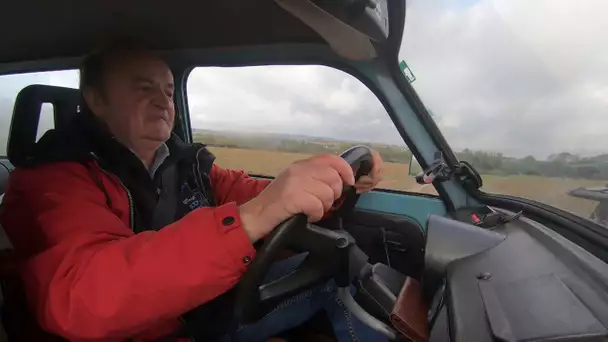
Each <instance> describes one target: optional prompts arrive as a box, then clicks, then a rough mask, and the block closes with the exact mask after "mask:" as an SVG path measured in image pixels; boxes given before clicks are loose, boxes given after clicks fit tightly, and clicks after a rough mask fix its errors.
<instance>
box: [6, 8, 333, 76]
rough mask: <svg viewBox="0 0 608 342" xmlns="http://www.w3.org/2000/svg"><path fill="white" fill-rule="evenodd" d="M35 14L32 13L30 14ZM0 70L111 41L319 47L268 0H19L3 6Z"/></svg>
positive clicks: (76, 54)
mask: <svg viewBox="0 0 608 342" xmlns="http://www.w3.org/2000/svg"><path fill="white" fill-rule="evenodd" d="M32 9H35V10H32ZM0 18H1V20H0V30H1V32H5V34H3V35H2V36H0V69H1V68H2V65H3V64H6V65H11V64H15V63H19V64H21V65H23V64H24V63H27V62H31V63H33V64H38V63H40V61H45V60H48V61H50V60H62V61H66V60H73V61H77V60H79V59H80V58H81V57H82V56H84V55H85V54H86V53H88V52H89V51H91V50H93V49H94V48H96V47H99V46H100V45H102V44H104V43H105V42H107V41H109V40H112V39H115V38H129V39H133V40H136V41H138V42H140V43H142V44H144V45H146V46H147V47H149V48H151V49H154V50H161V51H162V50H184V49H209V48H213V49H218V48H226V47H234V46H257V45H274V44H285V43H295V44H298V43H315V44H324V45H327V44H326V43H325V41H324V40H323V39H322V38H321V37H320V36H319V35H318V34H317V33H316V32H315V31H314V30H312V29H311V28H310V27H308V26H306V25H305V24H304V23H303V22H302V21H300V20H299V19H297V18H295V17H294V16H292V15H291V14H289V13H288V12H286V11H285V10H283V9H282V8H281V7H279V6H278V5H277V4H276V3H275V2H274V1H273V0H214V1H192V0H174V1H171V2H166V1H164V0H145V1H143V0H140V1H119V0H90V1H79V0H54V1H48V0H22V1H11V2H9V3H7V4H5V5H3V10H2V14H1V15H0Z"/></svg>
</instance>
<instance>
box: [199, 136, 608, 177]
mask: <svg viewBox="0 0 608 342" xmlns="http://www.w3.org/2000/svg"><path fill="white" fill-rule="evenodd" d="M194 140H195V141H199V142H203V143H205V144H207V145H209V146H216V147H229V148H242V149H256V150H274V151H282V152H291V153H305V154H321V153H334V154H340V153H342V152H343V151H345V150H346V149H348V148H350V147H352V146H353V145H356V144H359V143H356V142H346V141H336V140H324V139H317V138H306V139H304V138H286V137H284V136H280V137H275V136H266V135H243V136H240V135H234V136H224V135H221V134H217V133H208V132H205V133H200V132H197V133H195V135H194ZM365 144H366V145H368V146H370V147H372V148H373V149H375V150H376V151H378V152H379V153H380V155H381V156H382V159H383V160H384V161H387V162H392V163H402V164H407V163H409V162H410V158H411V152H410V151H409V150H408V149H407V148H405V147H402V146H396V145H386V144H370V143H365ZM456 155H457V157H458V159H459V160H466V161H468V162H470V163H471V164H472V165H473V166H474V167H475V168H476V169H477V170H478V171H479V172H480V173H481V174H495V175H505V176H506V175H535V176H543V177H564V178H585V179H597V180H608V154H602V155H598V156H595V157H589V158H583V157H580V156H578V155H575V154H570V153H566V152H564V153H559V154H554V155H550V156H549V157H548V158H547V160H537V159H536V158H534V157H533V156H527V157H524V158H513V157H507V156H504V155H503V154H502V153H492V152H484V151H472V150H469V149H465V150H464V151H462V152H459V153H456Z"/></svg>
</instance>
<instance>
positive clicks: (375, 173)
mask: <svg viewBox="0 0 608 342" xmlns="http://www.w3.org/2000/svg"><path fill="white" fill-rule="evenodd" d="M372 158H373V159H372V160H373V165H374V166H373V167H372V170H371V172H370V173H369V175H367V176H361V178H359V180H358V181H357V183H356V184H355V189H357V193H358V194H360V193H364V192H368V191H370V190H371V189H373V188H374V187H376V185H378V183H380V181H381V180H382V178H383V177H384V165H383V164H382V158H380V154H379V153H378V152H376V151H374V150H372Z"/></svg>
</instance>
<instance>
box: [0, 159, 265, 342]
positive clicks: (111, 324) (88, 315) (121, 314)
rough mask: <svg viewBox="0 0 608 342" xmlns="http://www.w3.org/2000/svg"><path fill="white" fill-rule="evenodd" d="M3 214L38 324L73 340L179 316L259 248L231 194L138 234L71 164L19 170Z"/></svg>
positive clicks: (119, 335)
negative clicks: (22, 256) (22, 259)
mask: <svg viewBox="0 0 608 342" xmlns="http://www.w3.org/2000/svg"><path fill="white" fill-rule="evenodd" d="M252 191H253V190H252ZM123 195H124V193H123ZM226 218H229V219H226ZM0 220H1V222H2V224H3V226H4V227H5V230H6V231H7V233H8V234H9V237H10V238H11V240H13V241H16V242H17V243H14V246H15V249H16V251H17V252H19V251H22V252H23V251H28V253H27V254H30V255H28V256H27V258H26V260H25V262H24V264H23V266H22V268H21V269H22V279H23V282H24V286H25V288H26V291H27V294H28V301H29V303H30V305H31V307H32V310H33V311H34V312H35V314H36V317H37V319H38V322H39V323H40V325H41V326H42V328H44V329H45V330H48V331H50V332H51V333H54V334H57V335H60V336H62V337H64V338H66V339H69V340H93V339H100V338H104V339H106V338H108V339H111V340H119V339H126V338H128V337H131V336H134V335H135V334H137V333H138V332H141V331H144V330H146V329H148V328H150V327H152V326H154V325H155V323H158V322H162V321H166V320H172V319H176V318H177V317H179V316H180V315H181V314H183V313H185V312H187V311H188V310H190V309H193V308H194V307H196V306H198V305H200V304H202V303H204V302H207V301H209V300H211V299H213V298H214V297H216V296H218V295H219V294H221V293H223V292H225V291H227V290H228V289H230V288H231V287H233V286H234V285H235V283H236V282H237V280H238V279H239V278H240V277H241V275H242V274H243V272H244V271H245V269H246V267H247V263H248V262H249V260H251V259H252V258H253V256H254V253H255V250H254V249H253V246H252V245H251V243H250V241H249V240H248V238H247V235H246V234H245V232H244V230H243V229H242V227H241V222H240V219H239V216H238V212H237V210H236V205H235V203H233V202H228V201H225V202H224V204H223V205H221V206H219V207H216V208H200V209H196V210H194V211H192V212H191V213H189V214H188V215H186V216H185V217H184V218H183V219H181V220H179V221H177V222H175V223H173V224H171V225H169V226H167V227H165V228H164V229H162V230H160V231H145V232H142V233H139V234H137V235H135V234H134V233H133V232H132V231H131V229H130V228H129V227H128V226H127V225H126V224H125V223H124V222H123V221H122V220H121V219H120V218H119V217H118V216H117V215H116V214H114V213H113V212H112V211H111V210H110V209H109V208H108V206H107V203H106V198H105V196H104V194H103V192H102V191H101V190H100V189H99V188H98V187H97V186H96V184H95V183H94V181H93V180H92V178H91V176H90V174H89V173H88V171H87V170H86V168H85V167H84V166H82V165H79V164H74V163H62V164H54V165H48V166H43V167H41V168H38V169H17V170H15V171H14V172H13V174H12V175H11V178H10V184H9V189H8V192H7V194H6V196H5V198H4V210H3V211H2V216H1V217H0ZM28 241H30V242H28ZM33 245H35V247H32V246H33ZM32 248H33V249H32Z"/></svg>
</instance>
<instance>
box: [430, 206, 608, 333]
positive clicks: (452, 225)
mask: <svg viewBox="0 0 608 342" xmlns="http://www.w3.org/2000/svg"><path fill="white" fill-rule="evenodd" d="M424 279H425V282H427V280H428V283H430V284H434V291H433V298H432V301H431V305H430V315H429V316H430V317H431V324H432V326H431V336H430V341H432V342H435V341H437V342H438V341H466V342H477V341H480V342H483V341H556V340H559V341H607V340H608V329H607V327H608V266H607V265H606V264H605V263H604V262H602V261H601V260H599V259H597V258H596V257H594V256H593V255H591V254H590V253H588V252H586V251H585V250H584V249H582V248H580V247H579V246H577V245H575V244H573V243H571V242H570V241H568V240H567V239H565V238H564V237H562V236H561V235H559V234H557V233H555V232H554V231H552V230H550V229H549V228H547V227H545V226H543V225H541V224H539V223H537V222H534V221H532V220H529V219H527V218H525V217H520V218H518V219H517V220H514V221H512V222H509V223H506V224H503V225H500V226H498V227H496V228H494V229H487V228H481V227H478V226H474V225H471V224H467V223H463V222H460V221H456V220H453V219H450V218H446V217H441V216H435V215H431V216H430V217H429V219H428V222H427V247H426V251H425V275H424Z"/></svg>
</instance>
